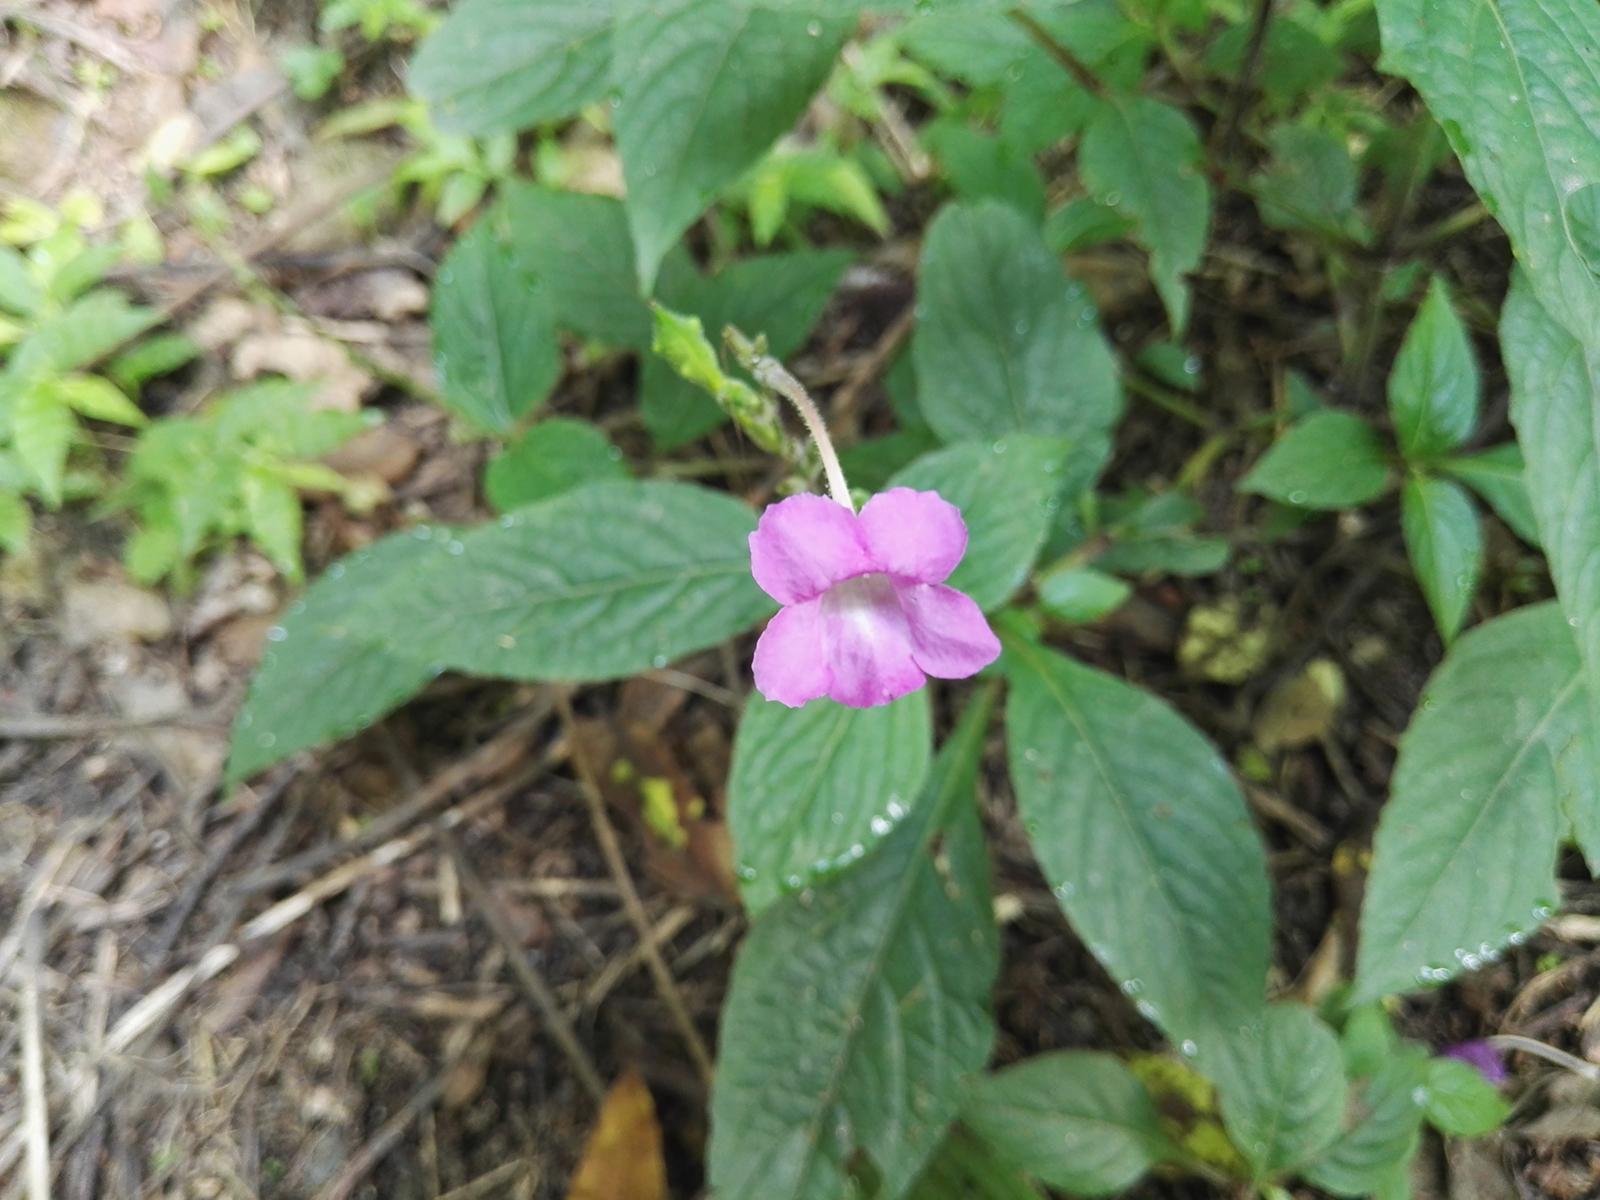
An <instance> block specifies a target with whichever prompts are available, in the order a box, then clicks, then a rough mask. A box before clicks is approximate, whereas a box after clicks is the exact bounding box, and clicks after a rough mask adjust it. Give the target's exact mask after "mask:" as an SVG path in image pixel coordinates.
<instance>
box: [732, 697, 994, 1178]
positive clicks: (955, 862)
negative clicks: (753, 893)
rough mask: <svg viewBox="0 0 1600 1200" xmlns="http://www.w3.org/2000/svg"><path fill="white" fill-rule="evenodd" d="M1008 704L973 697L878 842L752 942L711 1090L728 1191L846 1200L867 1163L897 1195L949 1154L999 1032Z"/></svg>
mask: <svg viewBox="0 0 1600 1200" xmlns="http://www.w3.org/2000/svg"><path fill="white" fill-rule="evenodd" d="M992 701H993V696H992V693H986V694H985V695H983V696H982V697H980V698H979V699H978V700H977V701H975V702H974V703H973V705H972V706H970V707H969V708H968V710H967V713H966V714H965V716H964V717H963V719H962V720H961V722H960V723H959V724H958V725H957V727H956V730H955V732H954V733H953V734H952V735H951V737H950V740H949V741H948V742H947V743H946V744H945V747H944V749H943V751H942V752H941V754H940V756H939V759H938V761H937V762H936V763H935V764H934V768H933V772H932V775H931V777H930V779H929V782H928V784H927V786H926V787H925V788H924V789H923V794H922V796H921V798H920V799H918V800H917V801H916V802H915V805H914V807H913V809H912V812H911V815H910V816H908V817H907V818H905V819H904V820H903V821H902V822H901V823H900V825H899V826H898V827H897V828H896V829H895V830H894V831H893V832H891V833H890V834H889V835H888V837H886V838H885V839H884V840H883V843H882V844H881V845H880V846H878V848H877V849H876V850H874V851H873V852H872V853H871V854H869V855H867V856H866V857H865V858H864V859H863V860H862V861H861V862H859V863H857V864H855V865H854V866H853V867H851V868H850V869H849V870H847V871H845V872H843V873H841V874H840V875H838V876H837V877H835V878H833V879H830V880H827V881H825V882H824V883H822V884H820V885H818V886H817V887H816V888H814V889H811V890H809V891H807V892H804V893H801V894H799V895H795V896H788V897H785V898H784V899H783V900H781V901H779V902H778V903H777V904H775V905H773V906H772V907H771V908H770V909H768V910H767V911H766V912H765V913H763V914H762V915H761V916H760V917H759V918H758V919H757V920H756V922H755V925H754V927H753V928H752V929H751V931H750V933H749V934H748V935H747V936H746V938H745V941H744V945H743V947H742V948H741V950H740V952H739V959H738V962H737V963H736V964H735V966H734V972H733V983H732V987H731V990H730V993H729V998H728V1002H727V1007H726V1008H725V1009H724V1011H723V1016H722V1033H721V1046H720V1056H719V1061H718V1066H717V1080H716V1086H715V1088H714V1089H713V1092H712V1098H711V1149H710V1155H709V1157H710V1168H709V1173H710V1181H711V1186H712V1188H713V1189H714V1190H715V1192H716V1194H717V1196H718V1197H719V1200H838V1198H839V1197H841V1196H844V1195H849V1194H852V1189H853V1184H852V1175H853V1174H854V1172H855V1169H856V1167H857V1165H858V1163H860V1164H865V1165H868V1169H869V1171H870V1174H871V1175H872V1176H873V1177H874V1178H875V1179H876V1180H877V1190H876V1191H875V1192H874V1195H875V1196H876V1197H878V1198H880V1200H899V1198H900V1197H902V1196H904V1195H905V1194H906V1192H907V1191H908V1190H909V1189H910V1188H911V1187H912V1185H913V1184H914V1182H915V1181H916V1179H917V1176H918V1175H919V1174H920V1173H921V1172H922V1170H923V1168H924V1167H925V1166H926V1165H927V1163H928V1161H929V1159H930V1158H931V1157H932V1156H933V1154H934V1153H935V1151H936V1150H938V1148H939V1144H940V1140H941V1138H942V1137H943V1136H944V1133H945V1131H946V1129H947V1128H948V1127H949V1125H950V1122H951V1120H952V1119H953V1118H954V1117H955V1115H956V1110H957V1107H958V1106H959V1104H960V1100H961V1096H960V1086H961V1082H962V1080H963V1079H964V1078H965V1077H966V1076H968V1075H970V1074H972V1073H973V1072H975V1071H978V1070H979V1069H981V1068H982V1066H983V1064H984V1062H985V1060H986V1059H987V1058H988V1056H989V1050H990V1046H991V1044H992V1042H993V1039H994V1021H993V1018H992V1017H991V1015H990V1010H989V1004H990V999H989V994H990V990H991V989H992V988H993V986H994V979H995V974H996V972H997V970H998V968H999V958H1000V949H999V936H998V934H997V932H996V930H995V925H994V917H993V913H992V911H991V900H990V891H989V863H988V856H987V855H986V853H985V851H984V844H983V834H982V828H981V826H980V825H979V823H978V816H977V810H976V807H975V805H974V804H973V788H974V781H975V777H976V774H977V768H978V762H979V759H980V758H981V756H982V750H983V741H984V734H985V731H986V729H987V726H988V722H989V716H990V713H991V712H992ZM935 839H938V846H937V848H935V845H934V842H935Z"/></svg>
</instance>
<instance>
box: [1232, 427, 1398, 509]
mask: <svg viewBox="0 0 1600 1200" xmlns="http://www.w3.org/2000/svg"><path fill="white" fill-rule="evenodd" d="M1388 486H1389V463H1388V459H1387V457H1386V456H1385V454H1384V448H1383V442H1382V440H1381V439H1380V438H1379V437H1378V435H1377V432H1376V431H1375V430H1374V429H1373V428H1372V426H1370V425H1368V424H1367V423H1366V422H1365V421H1363V420H1362V419H1361V418H1360V417H1358V416H1355V415H1354V414H1352V413H1347V412H1339V411H1338V410H1336V409H1323V410H1322V411H1320V412H1314V413H1312V414H1311V415H1310V416H1309V417H1306V418H1305V419H1303V420H1301V421H1298V422H1296V423H1295V424H1294V425H1293V426H1292V427H1291V428H1290V429H1289V431H1288V432H1287V433H1285V434H1284V435H1283V436H1282V437H1280V438H1279V439H1278V440H1277V441H1276V442H1274V443H1273V446H1272V449H1270V450H1268V451H1267V453H1266V454H1265V455H1264V456H1263V457H1262V459H1261V461H1260V462H1258V463H1257V464H1256V465H1255V467H1254V468H1252V470H1251V471H1250V473H1249V474H1248V475H1246V476H1245V477H1244V479H1243V480H1241V481H1240V483H1239V490H1240V491H1242V492H1254V493H1255V494H1257V495H1260V496H1267V497H1269V498H1270V499H1273V500H1277V501H1279V502H1280V503H1283V504H1292V505H1294V506H1295V507H1296V508H1321V509H1337V508H1355V507H1357V506H1358V505H1362V504H1367V503H1370V502H1371V501H1373V500H1376V499H1377V498H1378V497H1379V496H1381V495H1383V493H1384V490H1385V489H1386V488H1387V487H1388Z"/></svg>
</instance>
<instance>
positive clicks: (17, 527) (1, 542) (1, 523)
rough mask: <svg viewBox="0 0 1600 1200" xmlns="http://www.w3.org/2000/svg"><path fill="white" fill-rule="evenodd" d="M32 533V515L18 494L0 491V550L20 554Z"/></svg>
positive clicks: (26, 547) (25, 547)
mask: <svg viewBox="0 0 1600 1200" xmlns="http://www.w3.org/2000/svg"><path fill="white" fill-rule="evenodd" d="M32 531H33V514H32V513H31V512H29V510H28V502H27V501H26V500H24V499H23V498H22V494H21V493H20V492H13V491H7V490H0V550H3V551H5V553H7V554H22V553H23V552H24V551H26V550H27V549H28V542H29V540H30V536H31V534H32Z"/></svg>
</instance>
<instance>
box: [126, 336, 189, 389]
mask: <svg viewBox="0 0 1600 1200" xmlns="http://www.w3.org/2000/svg"><path fill="white" fill-rule="evenodd" d="M199 355H200V347H199V346H197V345H195V344H194V342H192V341H190V340H189V339H188V338H187V337H185V336H184V335H183V334H181V333H164V334H160V335H158V336H156V337H150V338H145V339H144V340H143V341H141V342H138V343H136V344H135V345H134V346H132V347H131V348H129V349H127V350H125V351H123V352H122V353H121V354H119V355H117V356H116V357H115V358H113V359H112V360H111V361H110V362H109V363H108V364H106V368H105V373H106V375H107V376H108V377H109V378H110V379H111V380H112V381H113V382H115V383H116V385H117V386H118V387H120V388H121V389H122V390H123V391H125V392H128V393H130V394H132V395H134V396H137V395H138V394H139V389H140V388H141V387H143V386H144V385H145V384H146V383H148V382H149V381H150V380H152V379H155V378H158V377H159V376H162V375H167V374H170V373H171V372H173V371H176V370H177V369H178V368H179V367H181V366H183V365H184V364H186V363H189V362H192V361H194V359H196V358H197V357H199Z"/></svg>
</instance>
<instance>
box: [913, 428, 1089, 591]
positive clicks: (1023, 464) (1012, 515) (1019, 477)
mask: <svg viewBox="0 0 1600 1200" xmlns="http://www.w3.org/2000/svg"><path fill="white" fill-rule="evenodd" d="M1109 454H1110V446H1109V445H1108V444H1107V442H1106V440H1105V439H1104V438H1103V437H1091V438H1085V439H1083V440H1081V441H1074V440H1072V439H1068V438H1053V437H1037V436H1031V435H1028V434H1013V435H1011V436H1010V437H1004V438H998V439H995V440H993V441H979V442H958V443H956V444H955V445H953V446H947V447H945V448H944V449H942V450H936V451H934V452H933V453H932V454H928V455H924V456H923V457H922V458H919V459H917V461H916V462H914V463H912V464H911V465H910V466H909V467H907V468H906V469H905V470H903V471H901V472H899V473H898V474H896V475H895V476H894V478H893V479H891V480H889V486H890V487H909V488H916V489H918V490H920V491H935V492H938V493H939V494H940V495H941V496H943V497H944V498H945V499H946V500H948V501H950V503H952V504H954V505H955V506H956V507H957V508H959V509H960V510H961V516H962V519H963V520H965V521H966V524H967V553H966V556H965V557H964V558H963V559H962V560H961V563H960V565H959V566H957V567H956V569H955V572H954V573H953V574H952V575H951V576H950V579H949V583H950V586H951V587H953V588H959V589H960V590H961V591H964V592H966V593H967V594H968V595H969V596H971V597H972V598H973V600H975V601H976V602H977V603H978V606H979V607H980V608H983V609H985V610H991V609H995V608H998V607H1000V605H1002V604H1004V603H1005V602H1006V601H1007V600H1009V599H1010V598H1011V597H1012V595H1013V594H1015V592H1016V591H1017V589H1018V588H1020V587H1021V586H1022V584H1023V582H1024V581H1025V580H1026V579H1027V577H1028V572H1029V570H1031V569H1032V567H1033V563H1034V560H1035V559H1036V558H1038V556H1039V549H1040V547H1042V546H1043V545H1044V539H1045V535H1046V534H1047V533H1048V532H1049V531H1050V525H1051V523H1052V522H1053V521H1054V520H1055V517H1056V514H1057V513H1058V512H1059V511H1060V510H1061V505H1062V503H1063V501H1064V500H1070V499H1072V498H1074V497H1076V496H1078V495H1079V494H1080V493H1081V492H1082V491H1083V490H1084V489H1085V488H1086V487H1088V486H1090V485H1091V484H1092V483H1093V482H1094V478H1095V476H1096V475H1098V474H1099V473H1100V468H1101V466H1102V465H1103V464H1104V463H1105V460H1106V458H1107V457H1108V456H1109Z"/></svg>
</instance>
